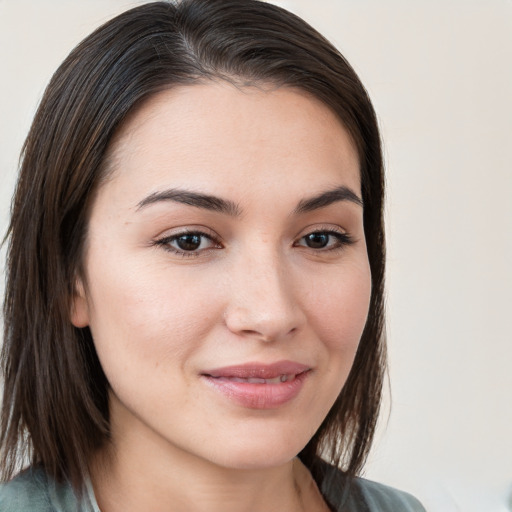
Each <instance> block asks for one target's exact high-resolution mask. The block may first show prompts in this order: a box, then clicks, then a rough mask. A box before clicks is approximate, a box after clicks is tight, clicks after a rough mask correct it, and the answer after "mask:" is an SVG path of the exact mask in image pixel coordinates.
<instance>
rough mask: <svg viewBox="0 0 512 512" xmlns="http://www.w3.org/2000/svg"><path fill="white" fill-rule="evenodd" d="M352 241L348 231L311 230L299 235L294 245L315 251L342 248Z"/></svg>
mask: <svg viewBox="0 0 512 512" xmlns="http://www.w3.org/2000/svg"><path fill="white" fill-rule="evenodd" d="M353 242H354V241H353V239H352V238H351V236H350V235H349V234H348V233H340V232H339V231H313V232H312V233H308V234H307V235H304V236H303V237H301V238H300V239H299V240H298V241H297V243H296V244H295V245H296V246H301V247H307V248H308V249H314V250H316V251H330V250H334V249H342V248H343V247H345V246H347V245H350V244H352V243H353Z"/></svg>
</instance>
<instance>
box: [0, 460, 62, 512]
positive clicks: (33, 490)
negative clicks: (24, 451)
mask: <svg viewBox="0 0 512 512" xmlns="http://www.w3.org/2000/svg"><path fill="white" fill-rule="evenodd" d="M29 510H37V511H41V512H46V511H48V512H49V511H51V510H52V507H51V503H50V497H49V493H48V482H47V478H46V474H45V473H44V472H43V471H42V470H39V469H34V468H29V469H26V470H25V471H23V472H22V473H20V474H19V475H18V476H16V477H15V478H13V479H12V480H11V481H9V482H5V483H2V484H0V511H1V512H11V511H12V512H14V511H19V512H25V511H27V512H28V511H29Z"/></svg>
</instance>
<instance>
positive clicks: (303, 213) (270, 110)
mask: <svg viewBox="0 0 512 512" xmlns="http://www.w3.org/2000/svg"><path fill="white" fill-rule="evenodd" d="M109 161H110V165H111V169H112V174H111V175H110V177H109V179H108V180H107V181H106V182H105V183H104V184H102V185H101V187H100V189H99V191H98V193H97V195H96V197H95V200H94V202H93V205H92V209H91V214H90V221H89V229H88V234H87V244H86V253H85V275H84V276H83V281H80V282H79V286H78V292H77V296H76V298H75V302H74V307H73V312H72V321H73V323H74V325H76V326H79V327H82V326H86V325H88V326H89V327H90V329H91V332H92V336H93V339H94V343H95V346H96V350H97V353H98V356H99V359H100V361H101V364H102V366H103V369H104V371H105V374H106V376H107V378H108V381H109V383H110V386H111V392H110V393H111V394H110V405H111V425H112V435H113V440H114V444H117V445H118V447H119V449H121V448H122V447H125V446H126V447H129V448H127V449H129V450H131V453H135V452H138V453H139V455H140V456H141V458H140V460H141V461H142V460H144V459H145V458H151V457H152V455H154V456H155V457H162V456H164V454H169V455H171V456H172V457H174V459H175V458H176V457H177V456H180V457H185V458H187V459H189V460H195V461H199V460H201V461H202V462H204V461H207V462H210V463H214V464H216V465H220V466H224V467H230V468H258V467H269V466H274V465H278V464H282V463H284V462H286V461H288V460H290V459H291V458H293V457H294V456H295V455H296V454H297V453H298V452H299V451H300V450H301V449H302V448H303V447H304V446H305V445H306V443H307V442H308V440H309V439H310V438H311V436H312V435H313V434H314V432H315V431H316V430H317V429H318V427H319V425H320V424H321V422H322V420H323V419H324V418H325V416H326V414H327V413H328V411H329V409H330V408H331V406H332V404H333V402H334V400H335V399H336V397H337V396H338V394H339V392H340V390H341V388H342V386H343V385H344V383H345V380H346V378H347V375H348V373H349V370H350V368H351V365H352V362H353V359H354V355H355V352H356V349H357V346H358V343H359V339H360V337H361V333H362V331H363V327H364V324H365V321H366V316H367V312H368V304H369V298H370V289H371V277H370V270H369V265H368V259H367V252H366V243H365V236H364V231H363V208H362V206H361V204H360V200H359V198H360V197H361V188H360V180H359V163H358V157H357V153H356V150H355V148H354V145H353V143H352V141H351V139H350V137H349V135H348V134H347V132H346V130H345V129H344V128H343V126H342V125H341V124H340V123H339V121H338V120H337V118H336V117H335V116H334V114H333V113H332V112H331V111H330V110H329V109H328V108H327V107H325V106H324V105H323V104H322V103H320V102H319V101H317V100H316V99H313V98H312V97H310V96H308V95H306V94H305V93H302V92H300V91H296V90H293V89H290V88H280V89H272V90H271V89H260V88H255V87H246V88H242V89H239V88H235V87H233V86H231V85H228V84H226V83H210V84H207V85H194V86H187V87H181V88H176V89H173V90H170V91H165V92H162V93H159V94H158V95H156V96H154V97H153V98H151V99H150V100H149V101H148V102H146V103H145V104H144V105H143V106H142V107H141V108H140V109H139V110H138V111H137V112H135V114H134V115H132V116H131V118H130V119H129V120H128V121H127V122H126V123H125V125H124V127H123V128H122V130H121V132H120V133H119V134H118V136H117V137H116V139H115V141H114V143H113V146H112V148H111V152H110V160H109ZM123 449H124V448H123ZM141 464H143V462H141Z"/></svg>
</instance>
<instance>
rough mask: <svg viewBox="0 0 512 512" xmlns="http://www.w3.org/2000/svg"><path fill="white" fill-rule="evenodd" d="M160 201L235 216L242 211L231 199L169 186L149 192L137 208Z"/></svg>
mask: <svg viewBox="0 0 512 512" xmlns="http://www.w3.org/2000/svg"><path fill="white" fill-rule="evenodd" d="M161 201H174V202H175V203H182V204H186V205H188V206H194V207H196V208H202V209H204V210H210V211H214V212H218V213H223V214H226V215H229V216H231V217H237V216H239V215H240V214H241V213H242V212H241V210H240V208H239V206H238V205H237V204H236V203H234V202H233V201H228V200H226V199H222V198H220V197H216V196H211V195H208V194H201V193H199V192H191V191H188V190H182V189H177V188H171V189H168V190H162V191H160V192H154V193H152V194H150V195H149V196H147V197H145V198H144V199H143V200H142V201H140V202H139V203H138V204H137V210H141V209H143V208H145V207H147V206H149V205H151V204H155V203H159V202H161Z"/></svg>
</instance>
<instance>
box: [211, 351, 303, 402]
mask: <svg viewBox="0 0 512 512" xmlns="http://www.w3.org/2000/svg"><path fill="white" fill-rule="evenodd" d="M310 371H311V367H309V366H306V365H303V364H301V363H297V362H294V361H278V362H276V363H272V364H260V363H248V364H243V365H236V366H227V367H223V368H216V369H212V370H207V371H205V372H202V374H201V377H202V378H203V380H204V381H205V382H206V383H207V384H208V385H209V386H210V387H211V388H212V389H214V390H215V391H218V392H220V393H221V394H222V395H223V396H224V397H227V398H228V400H230V401H232V402H234V403H235V404H237V405H241V406H242V407H247V408H250V409H275V408H277V407H281V406H282V405H284V404H286V403H287V402H289V401H291V400H293V398H295V397H296V396H297V395H298V394H299V392H300V390H301V389H302V385H303V383H304V381H305V380H306V378H307V376H308V375H309V372H310Z"/></svg>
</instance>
